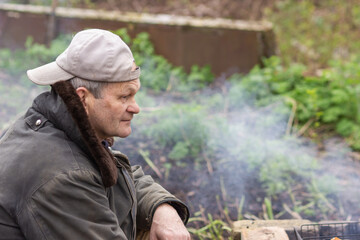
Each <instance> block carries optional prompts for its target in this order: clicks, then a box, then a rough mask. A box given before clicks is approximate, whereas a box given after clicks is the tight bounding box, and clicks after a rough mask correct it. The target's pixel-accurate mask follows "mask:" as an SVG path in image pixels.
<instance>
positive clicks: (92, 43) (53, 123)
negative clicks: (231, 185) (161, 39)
mask: <svg viewBox="0 0 360 240" xmlns="http://www.w3.org/2000/svg"><path fill="white" fill-rule="evenodd" d="M27 74H28V77H29V79H30V80H31V81H33V82H34V83H36V84H39V85H51V91H50V92H44V93H42V94H40V95H39V96H38V97H36V99H35V100H34V102H33V104H32V106H31V107H30V108H29V109H28V111H27V112H26V114H25V115H24V116H22V117H21V118H19V119H18V120H17V121H16V122H15V123H14V124H13V125H12V126H11V127H10V128H9V129H8V130H7V132H6V133H5V135H4V136H3V137H2V138H1V139H0V233H1V234H0V239H77V240H78V239H135V238H136V232H137V231H146V230H148V231H150V234H149V236H150V239H190V234H189V233H188V231H187V230H186V228H185V225H184V224H186V222H187V220H188V217H189V212H188V208H187V207H186V206H185V205H184V203H182V202H181V201H180V200H178V199H177V198H175V197H174V196H173V195H171V194H170V193H169V192H167V191H166V190H165V189H164V188H162V187H161V186H160V185H158V184H157V183H155V182H154V181H153V179H152V178H151V177H150V176H147V175H144V173H143V171H142V169H141V168H140V167H139V166H131V165H130V162H129V160H128V158H127V157H126V156H125V155H123V154H122V153H120V152H116V151H112V150H111V148H110V145H111V142H112V141H111V139H112V137H115V136H117V137H121V138H125V137H127V136H129V134H130V133H131V125H130V123H131V120H132V118H133V116H134V114H138V113H139V111H140V108H139V106H138V105H137V103H136V101H135V98H134V97H135V94H136V93H137V91H138V90H139V88H140V80H139V77H140V68H139V67H137V66H136V65H135V62H134V59H133V55H132V53H131V50H130V49H129V47H128V46H127V45H126V44H125V43H124V42H123V41H122V40H121V39H120V38H119V36H117V35H115V34H113V33H111V32H109V31H105V30H100V29H89V30H84V31H81V32H79V33H77V34H76V35H75V36H74V38H73V40H72V41H71V43H70V45H69V47H68V48H67V49H66V50H65V51H64V52H63V53H62V54H60V55H59V56H58V57H57V58H56V61H54V62H52V63H49V64H46V65H43V66H40V67H38V68H35V69H32V70H29V71H28V72H27Z"/></svg>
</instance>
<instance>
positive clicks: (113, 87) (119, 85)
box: [104, 79, 141, 94]
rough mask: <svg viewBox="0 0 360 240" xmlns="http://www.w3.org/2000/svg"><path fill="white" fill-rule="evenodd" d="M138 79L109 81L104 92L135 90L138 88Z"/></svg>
mask: <svg viewBox="0 0 360 240" xmlns="http://www.w3.org/2000/svg"><path fill="white" fill-rule="evenodd" d="M140 85H141V84H140V80H139V79H135V80H131V81H127V82H116V83H109V84H108V85H107V86H106V88H105V89H104V90H105V91H104V93H105V94H106V93H110V94H111V93H119V92H121V93H122V92H131V93H132V92H137V91H138V90H139V89H140Z"/></svg>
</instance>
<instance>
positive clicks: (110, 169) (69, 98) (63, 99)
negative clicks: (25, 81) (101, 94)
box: [33, 81, 118, 187]
mask: <svg viewBox="0 0 360 240" xmlns="http://www.w3.org/2000/svg"><path fill="white" fill-rule="evenodd" d="M33 108H34V109H35V110H36V111H39V112H40V113H42V114H43V115H44V116H45V117H46V118H47V119H48V120H49V121H50V122H52V123H53V124H54V126H55V127H56V128H58V129H60V130H62V131H64V132H65V134H66V135H67V136H68V137H69V138H70V139H71V140H72V141H73V142H74V143H75V144H77V145H78V146H79V147H80V148H81V149H83V151H84V152H86V153H87V154H88V155H90V156H91V157H92V159H94V160H95V162H96V164H97V166H98V167H99V170H100V174H101V177H102V181H103V184H104V186H105V187H110V186H112V185H114V184H115V183H116V181H117V174H118V170H117V167H116V164H115V160H114V157H113V155H112V153H111V152H110V151H109V150H108V149H107V148H105V147H104V146H103V145H102V144H101V141H100V140H99V139H98V138H97V137H96V134H95V130H94V129H93V127H92V126H91V124H90V121H89V118H88V116H87V114H86V111H85V108H84V107H83V105H82V103H81V101H80V98H79V97H78V95H77V94H76V91H75V89H74V87H73V86H72V85H71V83H70V82H69V81H64V82H58V83H55V84H54V85H52V91H51V92H46V93H43V94H41V95H39V96H38V97H37V98H36V99H35V100H34V103H33Z"/></svg>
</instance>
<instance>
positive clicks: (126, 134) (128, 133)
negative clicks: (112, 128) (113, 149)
mask: <svg viewBox="0 0 360 240" xmlns="http://www.w3.org/2000/svg"><path fill="white" fill-rule="evenodd" d="M130 134H131V129H130V131H128V132H122V133H119V134H118V135H117V136H118V137H120V138H126V137H128V136H129V135H130Z"/></svg>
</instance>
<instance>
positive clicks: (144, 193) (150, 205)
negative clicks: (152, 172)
mask: <svg viewBox="0 0 360 240" xmlns="http://www.w3.org/2000/svg"><path fill="white" fill-rule="evenodd" d="M132 173H133V177H134V182H135V188H136V197H137V201H138V210H137V217H136V219H137V228H138V229H144V230H148V229H150V227H151V223H152V217H153V215H154V213H155V210H156V208H157V207H158V206H159V205H160V204H162V203H168V204H170V205H172V206H173V207H174V208H175V209H176V211H177V212H178V214H179V216H180V217H181V219H182V220H183V222H184V223H185V224H186V223H187V221H188V219H189V210H188V208H187V206H186V205H185V204H184V203H183V202H181V201H180V200H179V199H177V198H176V197H175V196H173V195H172V194H170V193H169V192H168V191H166V190H165V189H164V188H163V187H162V186H160V185H159V184H157V183H155V182H154V180H153V178H152V177H151V176H149V175H145V174H144V172H143V171H142V169H141V167H140V166H133V167H132Z"/></svg>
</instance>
